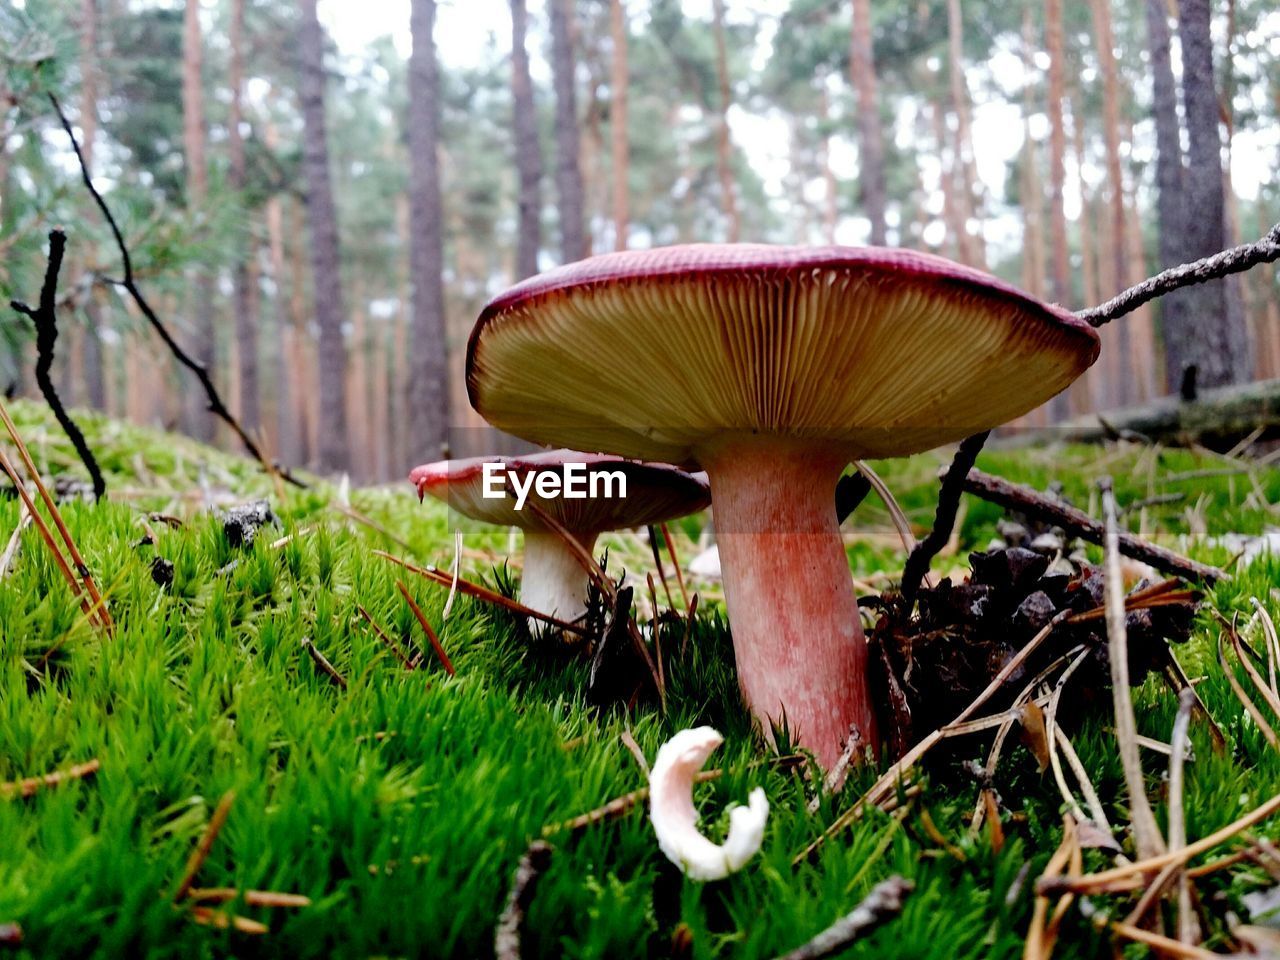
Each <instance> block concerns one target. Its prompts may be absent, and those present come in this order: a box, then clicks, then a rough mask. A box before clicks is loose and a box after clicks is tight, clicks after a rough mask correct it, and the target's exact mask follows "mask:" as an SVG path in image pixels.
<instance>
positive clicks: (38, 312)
mask: <svg viewBox="0 0 1280 960" xmlns="http://www.w3.org/2000/svg"><path fill="white" fill-rule="evenodd" d="M66 248H67V235H66V234H65V233H63V232H62V231H61V230H50V231H49V263H48V265H47V266H46V267H45V272H44V285H43V286H42V287H41V288H40V305H39V306H38V307H30V306H28V305H27V304H25V303H23V302H22V301H21V300H10V301H9V306H11V307H13V309H14V310H17V311H18V313H20V314H22V315H23V316H25V317H27V318H29V319H30V320H31V322H32V324H34V326H35V328H36V383H37V384H38V385H39V387H40V392H41V393H42V394H44V398H45V400H46V401H48V403H49V409H51V410H52V411H53V415H54V417H56V418H57V420H58V423H59V424H60V425H61V426H62V430H63V432H64V433H66V435H67V438H68V439H69V440H70V441H71V446H73V447H74V448H75V451H76V455H77V456H78V457H79V458H80V462H81V463H83V464H84V467H85V469H86V470H88V471H89V479H90V480H91V481H92V482H93V496H94V499H95V500H101V499H102V498H103V497H104V496H105V495H106V493H107V482H106V480H104V479H103V478H102V469H101V468H100V467H99V466H98V460H97V458H96V457H94V455H93V451H92V450H90V449H89V443H88V441H86V440H85V438H84V434H83V433H82V432H81V430H80V427H79V426H78V425H77V424H76V422H75V421H74V420H72V419H71V415H70V414H69V413H67V409H66V407H64V406H63V405H62V398H61V397H60V396H58V388H57V387H55V386H54V385H53V377H51V376H50V375H49V371H50V370H51V369H52V368H53V345H54V343H55V342H57V339H58V273H59V272H60V271H61V270H62V258H63V254H64V253H65V252H66ZM91 335H92V336H96V335H97V334H96V333H91Z"/></svg>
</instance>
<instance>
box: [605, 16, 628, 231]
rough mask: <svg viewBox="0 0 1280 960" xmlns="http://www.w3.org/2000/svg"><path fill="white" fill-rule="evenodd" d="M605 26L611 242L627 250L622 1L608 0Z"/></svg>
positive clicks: (625, 38) (626, 88) (625, 27)
mask: <svg viewBox="0 0 1280 960" xmlns="http://www.w3.org/2000/svg"><path fill="white" fill-rule="evenodd" d="M609 27H610V33H611V34H612V36H613V62H612V63H611V65H610V66H611V71H610V85H609V98H610V110H609V131H610V135H611V138H612V154H613V156H612V161H613V245H614V249H615V250H625V249H627V233H628V230H629V229H630V223H629V221H630V211H629V199H630V191H629V190H628V188H627V179H628V176H629V173H630V167H631V163H630V149H629V146H628V132H629V131H628V128H627V100H628V97H629V94H630V89H629V88H630V78H629V76H628V74H627V7H626V2H625V0H611V2H610V4H609Z"/></svg>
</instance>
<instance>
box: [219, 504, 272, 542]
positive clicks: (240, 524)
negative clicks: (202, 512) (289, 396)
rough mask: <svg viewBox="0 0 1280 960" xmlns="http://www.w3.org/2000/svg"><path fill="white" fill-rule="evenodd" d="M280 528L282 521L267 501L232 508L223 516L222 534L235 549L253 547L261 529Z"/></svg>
mask: <svg viewBox="0 0 1280 960" xmlns="http://www.w3.org/2000/svg"><path fill="white" fill-rule="evenodd" d="M268 524H270V525H272V526H279V525H280V521H279V519H277V517H276V515H275V513H273V512H272V510H271V504H270V503H268V502H267V501H266V500H254V501H252V502H250V503H245V504H241V505H240V506H238V507H232V508H231V509H230V510H228V511H227V512H226V513H224V514H223V515H222V532H223V534H225V535H226V538H227V543H229V544H231V546H233V547H246V548H247V547H251V546H253V538H254V537H255V536H256V535H257V533H258V529H259V528H260V527H265V526H267V525H268Z"/></svg>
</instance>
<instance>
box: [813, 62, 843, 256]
mask: <svg viewBox="0 0 1280 960" xmlns="http://www.w3.org/2000/svg"><path fill="white" fill-rule="evenodd" d="M818 119H819V120H820V121H821V123H822V127H823V131H824V132H823V134H822V139H821V141H820V142H819V145H818V164H819V165H820V166H821V167H822V184H823V196H822V201H823V202H822V236H823V239H824V240H826V242H827V243H832V244H833V243H835V242H836V227H837V225H838V224H839V220H840V188H839V184H837V182H836V172H835V170H834V169H832V166H831V134H830V133H827V132H825V131H827V130H829V129H830V128H829V126H828V124H829V121H830V120H831V98H830V96H829V95H828V94H827V84H826V81H825V78H824V79H823V80H822V82H821V85H820V87H819V90H818Z"/></svg>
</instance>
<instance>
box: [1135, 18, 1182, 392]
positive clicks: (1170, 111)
mask: <svg viewBox="0 0 1280 960" xmlns="http://www.w3.org/2000/svg"><path fill="white" fill-rule="evenodd" d="M1145 6H1146V14H1147V47H1148V49H1149V50H1150V53H1151V76H1152V117H1153V119H1154V120H1155V127H1156V218H1157V222H1158V224H1159V229H1158V231H1157V233H1158V236H1159V255H1160V264H1159V266H1160V268H1161V269H1168V268H1169V267H1176V266H1177V265H1178V264H1180V263H1186V262H1187V261H1189V260H1192V259H1194V258H1193V257H1191V256H1190V255H1189V254H1188V253H1187V248H1186V235H1185V232H1184V231H1185V227H1186V224H1185V211H1184V209H1183V205H1182V188H1183V181H1184V180H1185V177H1186V171H1185V169H1184V167H1183V161H1182V134H1181V131H1180V127H1179V124H1178V87H1177V84H1176V82H1175V81H1174V78H1173V62H1172V58H1171V57H1170V52H1169V46H1170V36H1169V7H1168V4H1167V2H1166V0H1146V3H1145ZM1189 306H1190V304H1189V303H1188V300H1187V295H1186V293H1185V292H1184V291H1182V290H1175V291H1174V292H1172V293H1170V294H1169V295H1168V296H1165V297H1161V298H1160V300H1159V309H1160V326H1161V331H1162V333H1163V337H1164V344H1165V373H1166V375H1167V376H1168V377H1169V379H1168V383H1167V384H1166V387H1167V389H1177V387H1178V380H1176V379H1174V378H1173V376H1172V374H1173V372H1174V369H1175V367H1176V368H1177V369H1178V370H1179V371H1180V370H1181V369H1182V364H1183V361H1182V360H1181V359H1180V358H1176V357H1174V356H1171V355H1170V353H1171V350H1170V346H1171V344H1170V339H1171V338H1172V337H1173V336H1176V335H1178V332H1179V331H1182V330H1185V329H1186V328H1187V326H1188V318H1187V310H1188V308H1189ZM1178 376H1179V377H1180V376H1181V374H1180V373H1179V374H1178Z"/></svg>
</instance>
